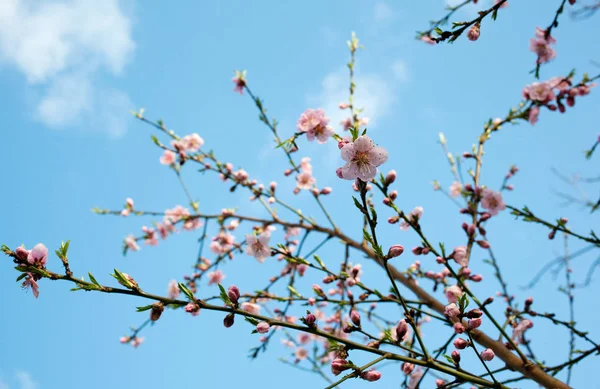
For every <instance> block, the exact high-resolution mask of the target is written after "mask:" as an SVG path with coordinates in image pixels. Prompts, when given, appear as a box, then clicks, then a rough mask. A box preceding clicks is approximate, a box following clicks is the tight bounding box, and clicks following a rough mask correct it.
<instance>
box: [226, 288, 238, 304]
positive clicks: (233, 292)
mask: <svg viewBox="0 0 600 389" xmlns="http://www.w3.org/2000/svg"><path fill="white" fill-rule="evenodd" d="M227 296H228V297H229V300H231V302H232V303H234V304H237V302H238V300H239V298H240V290H239V289H238V287H237V286H235V285H231V286H230V287H229V289H227Z"/></svg>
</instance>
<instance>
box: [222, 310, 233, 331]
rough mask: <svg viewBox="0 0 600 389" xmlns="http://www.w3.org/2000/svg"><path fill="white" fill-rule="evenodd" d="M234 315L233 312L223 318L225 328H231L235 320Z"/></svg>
mask: <svg viewBox="0 0 600 389" xmlns="http://www.w3.org/2000/svg"><path fill="white" fill-rule="evenodd" d="M234 317H235V316H234V315H233V313H230V314H229V315H227V316H225V319H223V325H224V326H225V328H229V327H231V326H232V325H233V322H234Z"/></svg>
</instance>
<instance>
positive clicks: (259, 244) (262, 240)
mask: <svg viewBox="0 0 600 389" xmlns="http://www.w3.org/2000/svg"><path fill="white" fill-rule="evenodd" d="M270 238H271V234H269V233H268V232H267V231H264V232H262V233H261V234H260V235H258V237H257V236H256V235H254V234H248V235H246V243H247V244H248V247H246V254H248V255H251V256H253V257H254V258H256V259H257V260H258V261H259V262H264V261H265V259H266V258H268V257H270V256H271V249H270V248H269V239H270Z"/></svg>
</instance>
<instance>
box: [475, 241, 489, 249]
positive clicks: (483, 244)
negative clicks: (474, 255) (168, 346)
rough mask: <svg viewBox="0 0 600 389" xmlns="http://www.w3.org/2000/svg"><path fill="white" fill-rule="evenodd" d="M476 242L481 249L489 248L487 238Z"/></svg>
mask: <svg viewBox="0 0 600 389" xmlns="http://www.w3.org/2000/svg"><path fill="white" fill-rule="evenodd" d="M477 244H478V245H479V247H481V248H482V249H489V248H490V244H489V243H488V242H487V240H478V241H477Z"/></svg>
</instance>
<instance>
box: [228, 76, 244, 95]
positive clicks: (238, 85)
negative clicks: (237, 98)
mask: <svg viewBox="0 0 600 389" xmlns="http://www.w3.org/2000/svg"><path fill="white" fill-rule="evenodd" d="M231 81H233V83H234V84H235V87H234V88H233V91H234V92H237V93H239V94H240V95H243V94H244V87H245V86H246V71H245V70H242V71H241V72H240V71H238V70H236V71H235V77H233V78H232V79H231Z"/></svg>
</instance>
